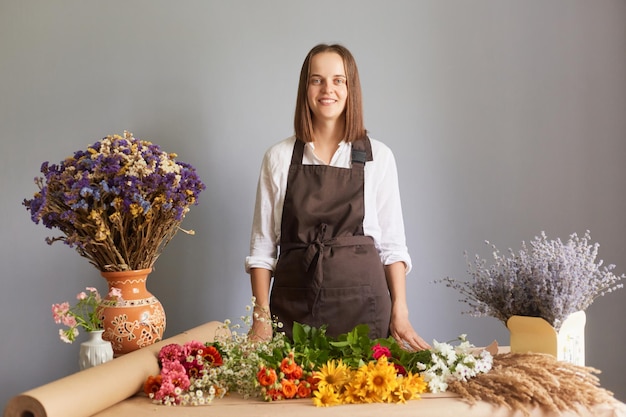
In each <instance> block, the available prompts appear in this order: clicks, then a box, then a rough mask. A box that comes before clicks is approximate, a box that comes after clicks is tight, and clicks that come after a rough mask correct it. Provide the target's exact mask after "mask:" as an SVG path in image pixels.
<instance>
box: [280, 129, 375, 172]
mask: <svg viewBox="0 0 626 417" xmlns="http://www.w3.org/2000/svg"><path fill="white" fill-rule="evenodd" d="M304 145H305V143H304V141H303V140H300V139H297V138H296V143H295V144H294V146H293V153H292V154H291V164H292V165H300V164H301V163H302V156H303V155H304ZM373 160H374V158H373V156H372V144H371V143H370V140H369V138H368V137H367V136H363V137H362V138H361V139H358V140H355V141H354V142H352V163H355V162H358V163H360V164H363V165H365V163H366V162H369V161H373Z"/></svg>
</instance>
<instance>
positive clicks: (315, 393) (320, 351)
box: [144, 307, 493, 406]
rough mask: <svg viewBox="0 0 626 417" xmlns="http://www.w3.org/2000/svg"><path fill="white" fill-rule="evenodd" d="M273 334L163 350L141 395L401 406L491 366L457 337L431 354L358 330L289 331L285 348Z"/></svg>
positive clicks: (175, 400)
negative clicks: (455, 341) (335, 333)
mask: <svg viewBox="0 0 626 417" xmlns="http://www.w3.org/2000/svg"><path fill="white" fill-rule="evenodd" d="M248 310H250V307H248ZM242 321H243V322H244V324H245V325H249V324H250V322H251V318H250V317H249V316H244V317H242ZM280 327H281V324H280V323H276V322H274V329H275V331H274V336H273V338H272V339H271V340H270V341H267V342H256V341H252V340H251V339H250V338H249V337H248V334H247V333H238V329H240V328H241V326H240V325H232V324H231V322H230V321H228V320H227V321H226V322H225V323H224V325H223V329H222V330H223V331H221V332H219V334H220V335H222V336H220V335H218V336H217V337H216V339H215V340H214V341H213V342H208V343H203V342H200V341H191V342H188V343H186V344H184V345H178V344H170V345H167V346H164V347H163V348H162V349H161V350H160V352H159V355H158V360H159V365H160V367H161V372H160V373H159V374H158V375H153V376H150V377H149V378H148V379H147V380H146V381H145V384H144V392H145V393H146V394H147V395H148V396H149V397H150V398H151V399H152V400H153V401H154V402H156V403H159V404H166V405H203V404H209V403H211V402H212V401H213V400H214V399H216V398H221V397H223V396H224V395H226V394H227V393H231V392H232V393H237V394H239V395H241V396H242V397H244V398H250V397H255V398H262V399H263V400H266V401H277V400H284V399H292V398H312V401H313V403H314V404H315V405H317V406H331V405H336V404H354V403H373V402H387V403H403V402H406V401H408V400H411V399H418V398H420V395H419V394H421V393H424V392H432V393H439V392H444V391H446V388H447V384H448V383H449V382H452V381H467V380H469V379H470V378H472V377H475V376H477V375H478V374H481V373H486V372H488V371H489V370H490V369H491V364H492V360H493V358H492V356H491V354H490V353H489V352H487V351H486V350H480V349H475V348H474V346H472V345H471V344H470V343H469V342H468V341H467V340H465V336H462V337H460V343H459V344H458V345H457V346H453V345H452V344H450V343H438V342H436V341H435V342H434V344H433V348H432V349H431V350H423V351H418V352H409V351H406V350H403V349H402V348H401V347H400V346H399V344H398V343H397V342H396V341H395V340H394V339H393V338H391V337H389V338H386V339H375V340H372V339H370V338H369V337H368V333H369V329H368V327H367V326H366V325H359V326H356V327H355V328H354V329H353V330H351V331H350V332H348V333H345V334H342V335H339V336H338V337H336V338H332V337H330V336H328V335H326V332H325V328H324V327H321V328H314V327H310V326H307V325H303V324H299V323H295V324H294V327H293V340H290V339H288V338H287V337H286V336H285V334H284V332H281V331H280Z"/></svg>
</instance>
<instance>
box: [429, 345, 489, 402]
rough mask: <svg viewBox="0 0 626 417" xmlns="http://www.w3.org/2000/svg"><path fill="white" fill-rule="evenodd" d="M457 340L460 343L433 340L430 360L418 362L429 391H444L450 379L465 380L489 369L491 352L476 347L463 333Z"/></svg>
mask: <svg viewBox="0 0 626 417" xmlns="http://www.w3.org/2000/svg"><path fill="white" fill-rule="evenodd" d="M459 340H461V343H460V344H459V345H457V346H453V345H451V344H450V343H439V342H437V341H436V340H435V341H433V347H432V349H431V358H430V359H431V362H430V363H421V362H418V364H417V367H418V369H419V370H420V375H421V376H422V378H424V381H425V382H426V383H427V384H428V389H429V391H430V392H432V393H440V392H445V391H446V390H447V389H448V383H449V382H450V381H467V380H469V379H470V378H473V377H475V376H477V375H478V374H481V373H486V372H489V371H490V370H491V366H492V365H493V357H492V356H491V353H489V352H488V351H486V350H484V349H477V348H476V347H475V346H474V345H472V344H471V343H469V342H468V341H467V340H466V336H465V335H461V336H459Z"/></svg>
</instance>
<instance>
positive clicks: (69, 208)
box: [23, 132, 205, 271]
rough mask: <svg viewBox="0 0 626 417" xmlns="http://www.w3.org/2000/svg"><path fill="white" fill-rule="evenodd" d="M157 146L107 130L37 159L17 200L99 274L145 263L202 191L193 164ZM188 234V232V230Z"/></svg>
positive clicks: (153, 258) (153, 259) (149, 263)
mask: <svg viewBox="0 0 626 417" xmlns="http://www.w3.org/2000/svg"><path fill="white" fill-rule="evenodd" d="M176 156H177V155H176V154H173V153H166V152H164V151H162V150H161V148H160V147H159V146H158V145H155V144H153V143H151V142H148V141H144V140H140V139H137V138H135V137H133V135H132V133H130V132H124V136H120V135H112V136H111V135H110V136H107V137H105V138H103V139H102V140H100V141H98V142H96V143H94V144H93V145H90V146H89V147H87V149H86V150H80V151H77V152H75V153H74V155H73V156H70V157H68V158H66V159H65V160H64V161H62V162H60V163H59V164H49V163H48V162H44V163H43V164H42V165H41V173H42V174H43V177H37V178H35V183H36V184H37V186H38V188H39V191H38V192H36V193H35V195H34V196H33V198H31V199H25V200H24V201H23V205H24V206H26V209H27V210H28V211H30V213H31V219H32V220H33V222H35V223H39V222H42V223H43V225H44V226H46V227H47V228H49V229H58V230H59V231H61V233H62V236H57V237H48V238H47V239H46V241H47V242H48V244H52V243H54V242H56V241H62V242H64V243H65V244H67V245H68V246H69V247H71V248H74V249H75V250H76V251H77V252H78V253H79V254H80V255H81V256H83V257H85V258H87V259H88V260H89V262H90V263H91V264H93V265H94V266H95V267H96V268H98V269H99V270H100V271H129V270H140V269H147V268H152V266H153V264H154V263H155V262H156V260H157V258H158V257H159V255H160V254H161V252H162V250H163V248H164V247H165V246H166V245H167V244H168V242H169V241H170V240H171V239H172V238H173V237H174V235H176V233H177V232H178V231H179V230H182V229H180V224H181V222H182V221H183V219H184V217H185V215H186V214H187V212H188V211H189V209H190V207H191V206H192V205H195V204H197V198H198V194H199V193H200V192H201V191H202V190H204V189H205V185H204V184H203V183H202V181H200V178H199V177H198V175H197V174H196V171H195V170H194V168H193V167H192V166H191V165H189V164H187V163H184V162H179V161H177V160H176V159H175V158H176ZM190 233H193V232H190Z"/></svg>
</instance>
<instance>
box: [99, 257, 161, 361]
mask: <svg viewBox="0 0 626 417" xmlns="http://www.w3.org/2000/svg"><path fill="white" fill-rule="evenodd" d="M150 272H152V269H151V268H149V269H141V270H137V271H116V272H101V275H102V276H103V277H104V278H105V279H106V280H107V283H108V285H109V292H111V289H113V288H118V289H119V290H120V291H121V300H117V301H115V300H113V299H109V296H107V297H106V298H105V303H104V304H105V305H104V306H103V307H102V308H101V309H100V316H101V318H102V322H103V327H104V334H103V335H102V337H103V339H104V340H108V341H110V342H111V344H112V345H113V351H114V352H115V356H119V355H123V354H125V353H129V352H132V351H135V350H137V349H140V348H142V347H146V346H149V345H151V344H153V343H156V342H159V341H160V340H162V339H163V333H164V332H165V323H166V320H165V310H164V309H163V306H162V305H161V303H160V302H159V300H158V299H157V298H156V297H155V296H154V295H152V294H151V293H150V292H149V291H148V289H147V288H146V280H147V278H148V275H149V274H150ZM106 301H110V303H108V305H107V303H106Z"/></svg>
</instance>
